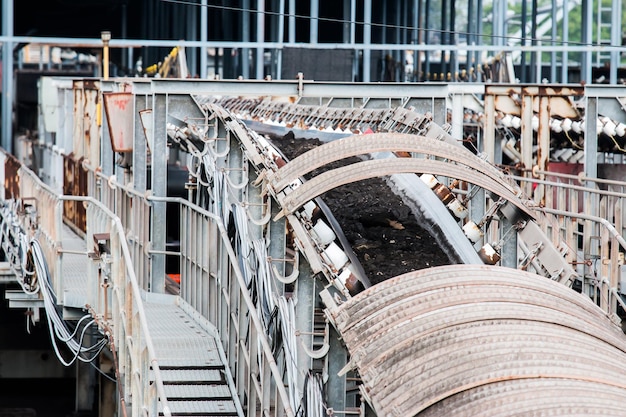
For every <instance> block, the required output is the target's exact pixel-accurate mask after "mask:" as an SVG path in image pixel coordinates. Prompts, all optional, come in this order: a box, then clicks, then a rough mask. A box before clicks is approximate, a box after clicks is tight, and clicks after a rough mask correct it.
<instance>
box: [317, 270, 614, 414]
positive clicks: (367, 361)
mask: <svg viewBox="0 0 626 417" xmlns="http://www.w3.org/2000/svg"><path fill="white" fill-rule="evenodd" d="M327 313H328V315H329V316H330V317H331V319H332V320H333V322H334V323H335V325H336V326H337V328H338V330H339V331H340V333H341V335H342V339H343V340H344V342H345V344H346V346H347V348H348V350H349V351H350V354H351V362H352V363H353V364H354V365H355V366H356V368H357V369H358V371H359V374H360V376H361V378H362V380H363V385H362V387H361V390H362V391H365V393H366V396H367V398H369V399H370V400H371V402H372V404H373V406H374V408H375V410H376V412H377V414H378V415H381V416H383V415H384V416H398V417H400V416H420V417H423V416H429V417H431V416H432V417H434V416H443V415H445V416H446V417H456V416H474V415H480V416H481V417H490V416H494V417H495V416H514V415H536V416H548V415H580V416H587V415H589V416H591V415H619V413H617V414H616V410H618V409H619V407H623V405H622V404H623V402H624V400H626V385H625V384H623V382H622V381H623V374H624V372H626V361H625V360H626V338H625V337H624V334H623V332H622V331H621V329H620V328H619V327H618V326H617V325H616V324H615V323H613V322H612V321H611V320H609V319H608V318H607V317H606V315H605V314H604V312H603V311H602V310H601V309H600V308H599V307H598V306H596V305H595V304H594V303H593V302H592V301H591V300H590V299H589V298H588V297H586V296H584V295H582V294H579V293H577V292H575V291H573V290H571V289H570V288H567V287H566V286H564V285H560V284H558V283H556V282H554V281H551V280H549V279H546V278H543V277H540V276H538V275H534V274H531V273H527V272H524V271H520V270H516V269H512V268H503V267H496V266H487V265H449V266H444V267H436V268H430V269H425V270H420V271H416V272H411V273H408V274H405V275H402V276H399V277H395V278H392V279H390V280H387V281H385V282H382V283H380V284H378V285H375V286H373V287H371V288H369V289H367V290H365V291H363V292H362V293H360V294H358V295H357V296H355V297H354V298H352V299H350V300H348V301H347V302H345V303H343V304H341V305H339V306H330V307H329V310H328V311H327ZM590 354H592V357H593V360H589V358H590V356H589V355H590ZM590 405H591V407H590V408H588V407H589V406H590ZM516 413H518V414H516ZM519 413H521V414H519Z"/></svg>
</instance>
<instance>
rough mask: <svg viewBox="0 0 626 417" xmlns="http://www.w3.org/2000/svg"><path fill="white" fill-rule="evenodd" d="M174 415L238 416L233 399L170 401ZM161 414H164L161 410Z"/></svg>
mask: <svg viewBox="0 0 626 417" xmlns="http://www.w3.org/2000/svg"><path fill="white" fill-rule="evenodd" d="M168 404H169V406H170V411H171V412H172V416H236V415H237V409H236V408H235V403H234V402H233V400H216V401H169V402H168ZM159 415H163V413H162V410H159Z"/></svg>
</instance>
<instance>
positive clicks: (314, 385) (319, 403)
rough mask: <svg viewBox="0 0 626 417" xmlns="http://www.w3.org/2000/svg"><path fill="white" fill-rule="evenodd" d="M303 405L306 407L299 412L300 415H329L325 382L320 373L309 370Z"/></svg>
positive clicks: (310, 416)
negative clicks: (325, 397)
mask: <svg viewBox="0 0 626 417" xmlns="http://www.w3.org/2000/svg"><path fill="white" fill-rule="evenodd" d="M302 405H303V406H304V407H303V409H302V412H300V413H298V417H324V416H327V415H329V413H327V412H326V409H327V406H326V401H325V400H324V383H323V382H322V376H321V375H320V374H317V373H315V374H314V373H312V372H309V373H308V374H307V375H306V378H305V379H304V394H303V397H302Z"/></svg>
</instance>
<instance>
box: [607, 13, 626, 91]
mask: <svg viewBox="0 0 626 417" xmlns="http://www.w3.org/2000/svg"><path fill="white" fill-rule="evenodd" d="M622 5H623V1H622V0H612V1H611V45H622V13H623V10H624V9H623V7H622ZM620 56H621V54H620V52H618V51H617V50H612V51H611V66H610V67H609V68H610V77H609V82H610V83H611V84H617V69H618V67H619V64H620Z"/></svg>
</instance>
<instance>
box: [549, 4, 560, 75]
mask: <svg viewBox="0 0 626 417" xmlns="http://www.w3.org/2000/svg"><path fill="white" fill-rule="evenodd" d="M557 7H558V6H557V4H556V0H552V10H553V11H554V14H553V16H556V15H557V13H556V11H557ZM557 35H558V32H557V22H556V18H555V17H553V18H552V42H551V43H550V45H552V46H556V42H555V39H556V37H557ZM550 82H551V83H556V51H552V52H550Z"/></svg>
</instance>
